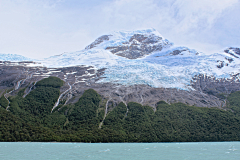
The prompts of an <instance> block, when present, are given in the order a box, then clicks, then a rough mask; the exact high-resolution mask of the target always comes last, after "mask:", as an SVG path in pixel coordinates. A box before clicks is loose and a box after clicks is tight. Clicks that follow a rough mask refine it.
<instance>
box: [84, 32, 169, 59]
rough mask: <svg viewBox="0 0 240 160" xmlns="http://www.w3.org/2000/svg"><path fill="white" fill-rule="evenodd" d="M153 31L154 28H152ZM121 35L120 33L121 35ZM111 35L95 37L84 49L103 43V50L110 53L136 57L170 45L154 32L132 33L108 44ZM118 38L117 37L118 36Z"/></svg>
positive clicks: (111, 37)
mask: <svg viewBox="0 0 240 160" xmlns="http://www.w3.org/2000/svg"><path fill="white" fill-rule="evenodd" d="M152 31H153V32H154V31H155V30H152ZM121 36H122V35H121ZM114 37H116V36H113V35H104V36H101V37H99V38H97V39H96V40H95V41H94V42H93V43H91V44H90V45H89V46H87V47H86V48H85V49H92V48H95V47H97V46H98V45H100V44H101V43H103V44H104V43H105V44H106V47H104V49H105V50H109V51H110V52H111V53H113V54H115V55H118V56H121V57H125V58H128V59H137V58H140V57H143V56H145V55H149V54H151V53H152V52H156V51H161V50H162V49H163V48H167V47H170V46H172V43H170V42H169V41H168V40H166V39H164V38H163V37H162V36H161V35H157V34H154V33H151V32H150V33H148V32H146V33H132V35H130V36H128V37H126V38H124V39H123V40H121V41H119V43H118V44H117V45H114V44H111V43H110V44H108V42H109V41H111V40H114V41H116V40H115V39H114ZM122 37H123V36H122ZM118 38H119V37H118Z"/></svg>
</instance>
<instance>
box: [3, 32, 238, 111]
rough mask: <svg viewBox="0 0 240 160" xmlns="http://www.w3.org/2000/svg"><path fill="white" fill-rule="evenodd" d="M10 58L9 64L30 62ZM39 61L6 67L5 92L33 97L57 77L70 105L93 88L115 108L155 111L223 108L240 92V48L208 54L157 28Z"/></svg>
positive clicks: (101, 40)
mask: <svg viewBox="0 0 240 160" xmlns="http://www.w3.org/2000/svg"><path fill="white" fill-rule="evenodd" d="M3 57H4V56H3ZM5 57H7V58H5V59H3V60H5V61H25V60H30V59H27V58H22V59H21V57H22V56H18V55H12V56H5ZM34 61H35V62H1V63H0V67H1V69H2V71H3V72H2V74H4V76H2V77H1V79H0V82H1V84H2V85H3V87H13V86H15V88H19V87H28V91H27V92H26V93H29V92H30V91H31V89H32V87H33V86H34V84H36V82H37V81H39V80H41V79H43V78H46V77H49V76H55V77H59V78H60V79H62V80H64V81H65V82H66V83H65V89H63V90H64V92H63V93H64V94H65V95H64V96H63V97H62V99H64V100H66V102H68V101H71V100H72V101H74V100H73V99H72V97H74V96H77V95H81V93H82V91H84V90H86V89H88V88H92V89H94V90H96V91H97V92H98V93H100V94H101V95H103V96H104V97H105V98H107V99H109V100H110V99H111V101H112V102H111V103H112V104H114V103H116V104H117V103H119V102H124V103H125V104H127V103H128V102H138V103H141V104H143V105H149V106H152V107H155V106H156V103H157V102H158V101H159V100H164V101H166V102H167V103H175V102H182V103H186V104H188V105H197V106H204V107H209V106H210V107H216V106H217V107H223V106H224V105H225V102H224V100H223V99H222V97H223V96H222V97H221V96H220V97H218V96H219V95H223V94H227V95H228V94H230V93H232V92H234V91H238V90H240V81H239V78H240V49H239V48H233V47H229V48H226V49H225V50H223V51H220V52H219V53H213V54H209V53H208V54H205V53H202V52H200V51H196V50H194V49H190V48H188V47H184V46H175V45H174V44H173V43H171V42H169V41H168V40H167V39H165V38H164V37H163V36H162V35H161V34H159V33H158V32H157V31H156V30H154V29H146V30H136V31H119V32H113V33H110V34H107V35H104V36H101V37H99V38H98V39H96V40H95V41H94V42H93V43H91V44H90V45H88V46H87V47H86V48H85V49H83V50H81V51H77V52H70V53H63V54H61V55H57V56H51V57H49V58H45V59H44V60H34ZM6 66H7V67H6ZM19 66H21V67H19ZM13 77H14V78H13ZM6 84H7V85H6ZM28 84H30V85H28ZM0 87H1V85H0ZM60 98H61V97H60Z"/></svg>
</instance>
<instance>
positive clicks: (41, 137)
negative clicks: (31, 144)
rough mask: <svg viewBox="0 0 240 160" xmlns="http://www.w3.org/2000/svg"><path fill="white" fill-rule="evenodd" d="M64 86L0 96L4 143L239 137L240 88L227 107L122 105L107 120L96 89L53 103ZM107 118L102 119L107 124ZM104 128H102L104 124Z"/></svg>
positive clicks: (46, 82) (54, 81) (47, 83)
mask: <svg viewBox="0 0 240 160" xmlns="http://www.w3.org/2000/svg"><path fill="white" fill-rule="evenodd" d="M63 84H64V82H63V81H62V80H60V79H59V78H56V77H49V78H46V79H43V80H41V81H39V82H38V83H37V84H36V85H35V88H34V90H32V91H31V92H30V93H29V94H28V95H27V96H26V97H25V98H23V94H24V90H25V88H22V89H20V90H19V92H18V94H17V95H16V96H12V97H9V100H10V107H9V111H6V109H5V108H6V107H7V105H8V102H7V101H6V99H5V98H4V96H3V95H2V96H1V98H0V105H1V107H0V141H59V142H190V141H191V142H195V141H239V140H240V92H234V93H231V94H230V95H228V98H227V107H226V108H223V109H218V108H201V107H195V106H187V105H186V104H182V103H175V104H171V105H169V104H167V103H166V102H164V101H160V102H158V103H157V108H156V110H155V111H154V110H153V109H152V108H151V107H148V106H142V105H141V104H138V103H134V102H130V103H128V104H127V106H126V105H125V104H124V103H122V102H121V103H119V104H118V105H117V106H116V107H115V108H114V109H112V110H111V111H110V112H108V114H107V115H106V118H105V120H104V121H103V119H104V112H105V104H106V100H104V99H102V98H101V96H100V95H99V94H98V93H97V92H96V91H94V90H93V89H89V90H86V91H85V92H84V94H83V95H82V96H81V97H80V99H79V100H78V102H77V103H75V104H68V105H63V104H60V105H59V106H58V108H57V109H55V110H54V111H53V112H52V113H51V110H52V107H53V106H54V104H55V102H56V101H57V99H58V97H59V95H60V87H61V86H62V85H63ZM102 122H103V123H102ZM100 123H102V126H101V127H99V124H100Z"/></svg>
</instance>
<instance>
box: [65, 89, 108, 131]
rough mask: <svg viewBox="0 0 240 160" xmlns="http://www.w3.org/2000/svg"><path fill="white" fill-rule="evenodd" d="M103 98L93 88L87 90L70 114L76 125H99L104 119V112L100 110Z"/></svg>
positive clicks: (85, 126)
mask: <svg viewBox="0 0 240 160" xmlns="http://www.w3.org/2000/svg"><path fill="white" fill-rule="evenodd" d="M100 100H101V98H100V96H99V95H98V94H97V92H96V91H94V90H93V89H89V90H86V91H85V92H84V94H83V95H82V97H81V98H80V99H79V101H78V102H77V103H76V104H75V106H74V108H73V110H72V111H71V112H70V115H69V116H68V119H69V121H71V122H72V123H73V124H74V125H78V124H81V128H82V127H83V128H92V127H94V126H97V125H98V123H100V121H101V120H102V119H103V114H102V112H100V113H99V112H98V108H99V102H100Z"/></svg>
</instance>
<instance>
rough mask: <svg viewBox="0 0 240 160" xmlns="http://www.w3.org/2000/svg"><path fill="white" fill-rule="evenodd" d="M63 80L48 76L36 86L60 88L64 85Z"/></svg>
mask: <svg viewBox="0 0 240 160" xmlns="http://www.w3.org/2000/svg"><path fill="white" fill-rule="evenodd" d="M63 83H64V82H63V81H62V80H61V79H59V78H57V77H51V76H50V77H48V78H45V79H43V80H41V81H39V82H37V83H36V87H39V86H42V87H53V88H60V87H61V86H62V85H63Z"/></svg>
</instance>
